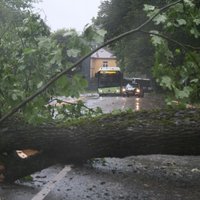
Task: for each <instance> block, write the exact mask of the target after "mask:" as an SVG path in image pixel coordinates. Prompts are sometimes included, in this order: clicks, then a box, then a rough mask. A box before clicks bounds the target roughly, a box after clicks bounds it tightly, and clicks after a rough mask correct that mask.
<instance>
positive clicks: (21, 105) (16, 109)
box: [0, 0, 181, 123]
mask: <svg viewBox="0 0 200 200" xmlns="http://www.w3.org/2000/svg"><path fill="white" fill-rule="evenodd" d="M180 2H181V0H178V1H175V2H173V3H171V4H168V5H166V6H164V7H163V8H161V9H160V10H159V11H158V12H157V13H156V14H155V15H153V16H152V17H151V18H149V19H148V20H146V21H145V22H144V23H143V24H141V25H140V26H138V27H137V28H135V29H132V30H130V31H127V32H125V33H123V34H120V35H118V36H116V37H114V38H112V39H110V40H108V41H107V42H105V43H104V44H102V45H100V46H99V47H97V48H96V49H94V50H93V51H91V52H90V53H88V54H87V55H86V56H84V57H82V58H81V59H80V60H78V61H77V62H76V63H75V64H74V65H73V66H71V67H70V68H67V69H65V70H63V71H62V72H60V73H58V74H57V75H55V76H54V77H53V78H52V79H50V80H49V81H48V82H47V83H46V84H45V85H43V86H42V87H41V88H39V89H38V90H37V91H36V92H35V93H33V94H32V95H31V96H29V97H27V98H26V99H25V100H24V101H22V102H21V103H20V104H18V105H17V106H16V107H14V108H13V109H11V110H10V111H9V112H8V113H7V114H5V115H4V116H3V117H2V118H1V119H0V123H2V122H3V121H4V120H6V119H7V118H8V117H10V116H12V115H13V114H14V113H16V112H17V111H18V110H19V109H20V108H22V107H24V106H25V105H26V104H27V103H28V102H30V101H31V100H33V99H34V98H36V97H37V96H38V95H39V94H41V93H42V92H43V91H45V90H46V89H47V88H48V87H49V86H50V85H51V84H53V83H54V82H55V81H56V80H58V79H59V78H60V77H61V76H63V75H64V74H66V73H69V72H71V71H73V70H74V69H75V68H76V67H77V66H78V65H79V64H80V63H81V62H82V61H84V60H85V59H86V58H88V57H89V56H91V55H92V54H93V53H95V52H96V51H98V50H99V49H101V48H103V47H105V46H107V45H109V44H111V43H113V42H115V41H118V40H120V39H122V38H124V37H126V36H128V35H130V34H133V33H136V32H138V31H139V30H141V29H142V28H143V27H145V26H146V25H147V24H149V23H150V22H151V21H152V20H153V19H154V18H155V17H156V16H157V15H159V14H160V13H161V12H164V11H165V10H167V9H168V8H170V7H172V6H174V5H176V4H178V3H180Z"/></svg>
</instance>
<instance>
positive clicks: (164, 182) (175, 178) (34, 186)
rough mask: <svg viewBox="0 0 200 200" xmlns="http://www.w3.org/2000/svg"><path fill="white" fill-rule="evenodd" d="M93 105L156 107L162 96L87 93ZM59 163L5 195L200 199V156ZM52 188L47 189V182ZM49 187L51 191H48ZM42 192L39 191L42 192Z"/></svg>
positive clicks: (8, 199) (1, 190) (2, 195)
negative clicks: (73, 164) (100, 95)
mask: <svg viewBox="0 0 200 200" xmlns="http://www.w3.org/2000/svg"><path fill="white" fill-rule="evenodd" d="M84 99H85V102H86V105H87V106H88V107H90V108H95V107H97V106H99V107H101V108H102V110H103V112H111V111H113V110H119V109H124V110H126V109H133V110H141V109H152V108H153V109H156V108H159V107H162V106H164V102H163V100H162V98H161V97H160V96H155V95H152V94H146V95H145V97H144V98H141V99H138V98H135V97H128V98H125V97H98V96H97V95H91V96H89V97H85V98H84ZM65 167H66V166H64V165H59V164H58V165H56V166H52V167H49V168H48V169H45V170H42V171H41V172H38V173H35V174H33V175H31V176H32V178H33V180H31V181H24V180H20V181H19V180H18V181H17V182H16V183H15V184H12V185H5V184H4V185H0V200H31V199H34V200H42V199H44V200H86V199H92V200H102V199H103V200H104V199H105V200H115V199H116V200H121V199H122V200H123V199H124V200H199V199H200V156H170V155H149V156H131V157H127V158H123V159H119V158H103V159H95V160H92V161H90V162H88V163H86V164H84V165H82V166H71V167H70V166H68V170H67V171H64V173H63V174H62V175H61V176H59V177H58V174H59V173H60V172H61V171H62V170H63V169H65ZM51 182H52V184H53V185H51V186H49V187H51V189H50V190H49V191H48V184H49V183H51ZM47 191H48V192H47ZM40 192H41V194H40V195H38V194H39V193H40Z"/></svg>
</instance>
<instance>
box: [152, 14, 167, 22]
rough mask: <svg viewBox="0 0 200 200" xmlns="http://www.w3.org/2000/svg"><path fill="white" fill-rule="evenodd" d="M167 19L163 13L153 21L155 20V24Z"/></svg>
mask: <svg viewBox="0 0 200 200" xmlns="http://www.w3.org/2000/svg"><path fill="white" fill-rule="evenodd" d="M166 20H167V17H166V15H164V14H162V15H161V14H159V15H158V16H157V17H156V18H155V19H154V20H153V21H154V22H155V24H156V25H158V24H161V23H165V22H166Z"/></svg>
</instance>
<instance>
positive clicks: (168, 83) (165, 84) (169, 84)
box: [160, 76, 173, 90]
mask: <svg viewBox="0 0 200 200" xmlns="http://www.w3.org/2000/svg"><path fill="white" fill-rule="evenodd" d="M160 85H161V86H163V87H166V88H168V89H170V90H171V89H172V87H173V82H172V79H171V78H170V77H169V76H163V77H162V78H161V82H160Z"/></svg>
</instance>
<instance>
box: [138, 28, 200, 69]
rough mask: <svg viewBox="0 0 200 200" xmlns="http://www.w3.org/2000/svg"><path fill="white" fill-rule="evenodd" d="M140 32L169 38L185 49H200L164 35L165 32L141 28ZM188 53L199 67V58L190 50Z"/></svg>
mask: <svg viewBox="0 0 200 200" xmlns="http://www.w3.org/2000/svg"><path fill="white" fill-rule="evenodd" d="M140 32H141V33H144V34H148V35H156V36H159V37H161V38H164V39H165V40H168V41H170V42H173V43H175V44H177V45H178V46H180V47H182V48H183V49H184V50H187V49H192V50H195V51H197V50H200V47H192V46H190V45H187V44H184V43H181V42H179V41H177V40H174V39H172V38H169V37H167V36H166V35H163V34H160V33H154V32H148V31H143V30H140ZM188 55H189V56H190V57H191V59H192V60H193V61H194V63H195V64H196V65H197V66H198V68H200V65H199V62H198V61H197V59H196V58H195V57H194V56H193V55H192V54H191V53H190V52H188Z"/></svg>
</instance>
